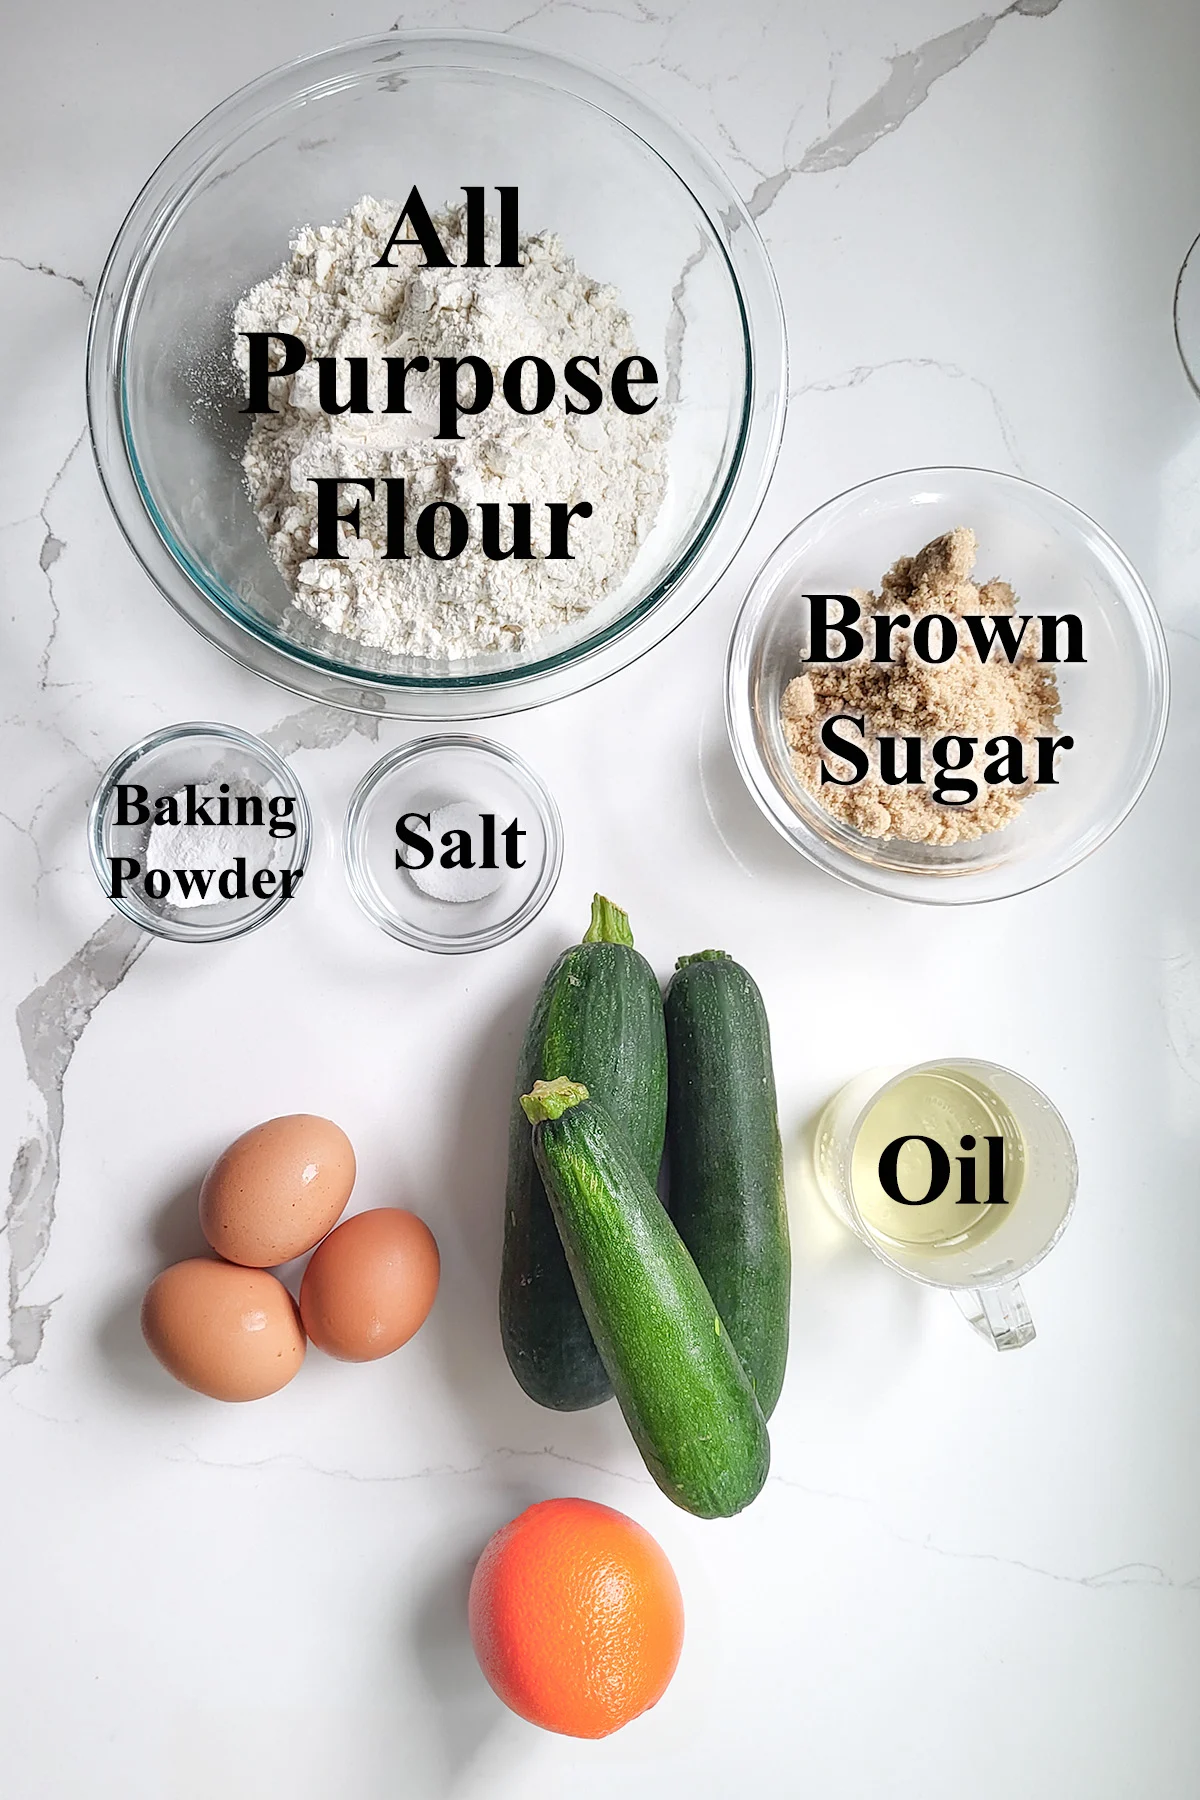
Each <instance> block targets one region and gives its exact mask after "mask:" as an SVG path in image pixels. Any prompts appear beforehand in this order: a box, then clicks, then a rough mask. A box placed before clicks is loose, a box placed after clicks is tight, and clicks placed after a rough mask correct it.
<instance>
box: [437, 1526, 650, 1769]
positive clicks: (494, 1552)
mask: <svg viewBox="0 0 1200 1800" xmlns="http://www.w3.org/2000/svg"><path fill="white" fill-rule="evenodd" d="M470 1620H471V1641H472V1643H473V1644H474V1646H475V1654H476V1656H477V1657H478V1658H479V1666H480V1668H481V1669H482V1670H483V1672H484V1674H485V1675H486V1676H487V1678H488V1681H489V1682H490V1683H491V1685H492V1687H493V1688H494V1689H495V1691H496V1693H497V1694H499V1696H500V1698H501V1700H503V1702H504V1704H505V1705H506V1706H509V1707H511V1708H512V1710H513V1712H515V1713H519V1714H520V1715H521V1717H522V1718H523V1719H528V1720H529V1721H530V1722H531V1723H532V1724H534V1725H540V1726H542V1727H543V1729H544V1730H546V1731H560V1732H563V1733H565V1735H566V1736H568V1737H582V1738H599V1737H607V1736H608V1734H609V1732H611V1731H617V1730H619V1729H620V1727H621V1726H622V1725H628V1723H629V1721H630V1720H631V1719H636V1718H637V1717H638V1715H639V1714H640V1713H644V1712H645V1711H646V1710H647V1708H648V1707H651V1706H653V1705H654V1704H655V1702H656V1701H658V1700H660V1699H661V1698H662V1696H663V1694H664V1693H665V1691H666V1688H667V1683H668V1682H669V1681H670V1679H671V1677H672V1675H673V1674H674V1673H675V1665H676V1663H677V1662H678V1661H679V1652H680V1650H681V1649H682V1647H683V1598H682V1596H681V1594H680V1592H679V1583H678V1582H677V1581H676V1579H675V1571H674V1570H673V1569H672V1567H671V1565H670V1563H669V1562H668V1561H667V1558H666V1556H665V1554H664V1553H663V1551H662V1549H661V1548H660V1546H659V1545H658V1544H657V1543H656V1542H655V1540H654V1539H653V1538H652V1537H651V1536H650V1533H649V1532H648V1531H644V1530H643V1529H642V1527H641V1526H640V1525H638V1524H636V1523H635V1522H634V1520H633V1519H627V1518H626V1517H625V1514H624V1513H619V1512H616V1511H614V1509H613V1508H612V1507H611V1506H600V1505H598V1504H597V1502H596V1501H594V1500H543V1501H541V1502H540V1503H539V1504H538V1505H537V1506H531V1507H529V1508H528V1509H527V1511H525V1512H523V1513H521V1514H520V1515H519V1517H517V1518H515V1519H513V1520H512V1521H511V1523H510V1524H508V1525H505V1526H503V1527H502V1528H501V1529H500V1530H499V1531H498V1532H497V1533H496V1535H495V1536H494V1537H493V1538H492V1539H491V1540H490V1542H489V1543H488V1545H487V1548H486V1549H485V1550H484V1552H483V1555H482V1556H481V1557H480V1559H479V1562H478V1564H477V1565H476V1568H475V1575H474V1578H473V1579H472V1582H471V1600H470Z"/></svg>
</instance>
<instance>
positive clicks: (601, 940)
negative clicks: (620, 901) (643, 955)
mask: <svg viewBox="0 0 1200 1800" xmlns="http://www.w3.org/2000/svg"><path fill="white" fill-rule="evenodd" d="M583 941H584V943H585V944H626V945H628V946H629V948H630V949H632V948H633V933H632V931H630V929H629V914H628V913H626V912H622V911H621V908H620V907H619V906H616V905H614V904H613V902H612V901H611V900H606V899H605V898H604V895H603V894H593V896H592V922H591V924H590V925H589V926H588V928H587V930H586V931H585V932H584V934H583Z"/></svg>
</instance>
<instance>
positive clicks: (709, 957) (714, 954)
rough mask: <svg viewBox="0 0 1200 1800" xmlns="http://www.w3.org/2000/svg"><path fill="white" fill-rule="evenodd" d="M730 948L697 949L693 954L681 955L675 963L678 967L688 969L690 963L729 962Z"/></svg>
mask: <svg viewBox="0 0 1200 1800" xmlns="http://www.w3.org/2000/svg"><path fill="white" fill-rule="evenodd" d="M728 961H729V952H728V950H697V951H696V952H695V953H694V955H692V956H681V957H680V958H679V961H678V962H677V963H676V964H675V967H676V968H677V969H686V968H687V966H688V964H689V963H697V962H728Z"/></svg>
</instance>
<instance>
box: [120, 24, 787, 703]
mask: <svg viewBox="0 0 1200 1800" xmlns="http://www.w3.org/2000/svg"><path fill="white" fill-rule="evenodd" d="M472 182H473V183H476V184H486V185H487V186H488V187H496V186H501V185H511V186H516V187H517V188H518V190H519V195H520V202H519V204H520V217H521V224H522V229H523V230H525V231H536V230H541V229H547V228H548V229H551V230H554V231H557V232H558V233H559V234H560V235H561V236H562V238H563V241H564V244H565V247H566V249H567V250H568V251H569V252H570V254H571V255H572V256H574V257H575V259H576V261H577V262H578V264H579V267H580V268H581V269H582V270H584V271H585V272H587V273H588V274H589V275H591V276H593V277H595V278H596V279H598V280H601V281H606V282H611V283H612V284H613V285H614V286H615V287H616V288H617V290H618V292H619V294H620V295H621V298H622V301H623V303H624V304H625V306H626V307H627V309H628V311H629V313H630V315H631V318H632V321H633V328H634V335H635V338H636V340H637V343H638V347H639V349H640V350H642V351H643V352H644V353H645V354H646V355H648V356H650V357H651V358H652V360H654V361H655V362H656V363H657V364H659V366H660V372H661V373H662V375H663V379H664V383H665V387H666V390H667V395H666V397H667V399H668V400H669V401H670V402H671V404H672V407H673V411H674V417H675V424H674V429H673V431H672V434H671V438H670V441H669V446H668V452H667V455H668V466H669V488H668V497H667V500H666V502H665V503H664V507H663V511H662V513H661V514H660V518H659V520H658V521H657V522H656V524H655V526H654V528H653V530H652V531H651V533H650V534H649V536H648V539H647V541H646V543H645V544H643V546H642V549H641V551H640V553H639V555H638V557H637V559H636V561H635V563H634V565H633V568H632V569H631V570H630V572H629V575H628V577H627V578H626V579H625V580H624V581H623V582H622V583H621V585H620V588H619V590H618V591H617V592H616V593H615V595H613V596H610V597H609V598H607V599H606V600H605V601H602V602H601V603H600V605H599V606H597V607H596V608H595V609H594V610H593V611H592V612H591V613H590V614H588V615H586V616H585V617H584V618H583V620H582V621H581V622H580V623H579V624H578V625H576V626H573V627H571V628H569V629H568V630H566V631H564V632H562V633H556V634H555V635H554V637H553V638H551V639H546V640H543V641H542V642H541V643H539V644H537V645H534V646H533V647H532V648H531V649H530V651H528V652H527V653H525V654H524V655H522V654H521V653H513V654H511V655H501V654H499V653H497V654H492V655H487V656H479V657H474V658H471V659H470V660H469V661H468V662H465V663H463V662H459V663H452V662H449V661H442V662H434V661H433V660H432V659H421V658H411V657H410V658H400V657H389V656H387V655H385V654H384V653H383V652H380V651H374V650H369V649H367V648H366V647H364V646H361V645H358V644H355V643H354V642H353V641H351V640H349V639H347V638H343V637H340V636H337V635H335V634H333V633H330V632H328V631H326V630H324V629H323V628H321V627H320V626H318V625H317V624H316V623H315V622H314V621H312V620H309V619H308V618H306V617H305V615H303V614H302V613H300V612H299V611H298V609H296V608H295V607H293V606H292V605H291V602H290V596H289V594H288V592H287V590H286V588H285V586H284V584H283V580H282V577H281V576H280V574H279V572H278V570H277V569H276V568H275V565H274V563H273V562H272V561H271V558H270V556H269V554H268V552H267V548H266V544H265V542H264V540H263V537H262V535H261V533H260V530H259V527H258V523H257V521H256V519H255V516H254V513H253V510H252V508H251V505H250V500H249V496H248V494H247V492H246V488H245V483H244V478H243V472H242V468H241V461H240V458H241V453H242V448H243V445H244V441H245V437H246V432H247V421H246V418H245V415H244V414H243V413H242V411H241V407H242V405H243V404H244V400H243V396H242V393H241V391H240V388H239V386H238V384H237V381H236V378H235V373H234V369H233V364H232V359H231V348H232V342H233V309H234V306H235V304H236V302H237V300H238V299H239V298H240V296H241V295H242V294H243V293H244V292H245V291H246V290H247V289H249V288H250V287H251V286H253V285H254V284H255V283H257V282H259V281H261V280H262V279H263V278H264V277H265V276H267V275H269V274H271V273H272V272H273V271H274V270H275V269H276V268H278V267H279V265H280V264H281V263H282V262H283V261H284V260H285V258H286V255H287V252H288V245H289V241H290V240H291V238H292V237H293V236H294V234H295V232H296V231H297V230H298V228H299V227H301V226H302V225H304V224H307V223H332V222H334V221H336V220H339V219H341V218H343V217H344V216H345V214H346V213H347V212H348V211H349V209H350V207H351V206H352V205H353V204H354V203H355V201H357V200H358V199H359V198H360V197H361V196H362V195H363V194H366V193H373V194H374V195H375V196H376V197H377V198H380V199H384V200H395V201H397V203H398V204H403V200H404V197H405V196H406V195H407V194H408V192H409V190H410V188H412V187H413V186H414V185H416V186H418V187H419V188H420V190H421V192H422V194H423V196H424V197H426V199H427V200H428V201H429V203H430V205H431V206H438V207H440V206H442V205H444V204H445V203H446V202H447V201H449V200H452V199H453V198H455V197H456V196H458V195H459V192H460V190H461V187H462V186H463V184H464V183H472ZM529 348H530V350H531V351H532V350H533V349H534V348H535V346H532V345H531V346H529ZM786 389H787V376H786V347H785V339H784V326H783V314H782V309H781V306H780V302H779V295H778V291H777V289H776V286H775V281H774V277H773V275H772V272H771V268H770V264H769V262H768V260H767V256H766V252H765V250H764V249H763V246H762V242H761V240H760V238H759V236H758V233H757V231H756V230H755V227H754V224H753V222H752V220H751V219H750V217H749V215H748V214H747V212H746V210H745V207H744V206H743V205H742V203H741V201H740V200H739V199H738V197H737V194H736V193H735V191H734V189H733V188H732V186H731V185H730V183H729V182H728V180H727V179H726V177H725V176H724V175H723V174H722V172H721V170H720V169H719V168H718V167H717V165H716V164H715V163H714V162H712V161H711V160H710V159H709V157H708V156H707V155H706V154H705V153H704V152H703V151H702V150H700V149H699V148H698V147H697V146H696V145H694V144H693V143H691V141H690V140H689V139H688V138H686V137H685V136H684V135H683V133H682V132H680V131H679V130H678V128H677V127H675V126H674V125H673V124H671V123H670V122H669V121H668V120H667V119H666V118H664V117H663V116H662V115H660V114H659V113H658V112H657V111H656V110H655V109H654V108H653V107H652V106H651V105H650V104H649V103H648V102H647V101H646V100H644V99H642V98H641V97H640V96H638V95H637V94H635V93H634V92H633V91H632V90H630V89H628V88H626V87H624V86H623V85H621V84H620V83H618V82H617V81H615V80H612V79H610V78H608V77H606V76H604V75H602V74H600V73H599V72H597V71H594V70H592V69H589V68H587V67H585V66H582V65H580V64H577V63H575V62H571V61H568V60H566V59H564V58H559V57H554V56H550V55H547V54H545V53H544V52H542V51H539V50H535V49H532V48H530V47H528V46H526V45H523V44H520V43H517V42H513V41H512V40H510V39H507V38H500V37H493V36H488V35H485V34H481V33H473V32H443V33H435V32H415V33H399V34H396V33H388V34H386V35H384V36H381V37H375V38H366V39H363V40H361V41H360V42H356V43H351V44H346V45H342V46H339V47H338V48H336V49H333V50H329V51H326V52H323V53H322V54H320V55H317V56H312V57H308V58H305V59H302V60H301V61H298V62H295V63H292V64H290V65H288V66H286V67H284V68H281V69H278V70H276V71H275V72H273V73H272V74H269V75H266V76H264V77H262V78H261V79H260V80H258V81H255V82H253V83H251V85H250V86H248V87H246V88H243V89H242V90H241V91H240V92H239V93H237V94H234V95H233V96H232V97H231V98H230V99H228V100H226V101H224V102H223V103H222V104H221V105H220V106H218V107H217V108H216V109H215V110H214V111H213V112H211V113H209V114H208V115H207V117H206V118H204V119H203V120H201V122H200V123H199V124H198V125H196V126H195V127H194V128H193V130H192V131H190V132H189V133H188V135H187V136H186V137H185V138H183V139H182V140H181V141H180V143H179V144H177V145H176V147H175V148H174V150H172V151H171V152H170V154H169V155H168V156H167V157H166V159H165V160H164V161H163V163H162V164H161V165H160V166H159V168H158V169H157V170H156V171H155V173H154V174H153V175H152V176H151V178H150V180H149V181H148V182H147V184H146V186H145V187H144V188H143V190H142V192H141V193H140V194H139V196H138V198H137V199H136V201H135V202H134V205H133V207H132V209H131V211H130V213H129V216H128V217H127V219H126V220H125V223H124V224H123V226H122V227H121V231H120V233H119V235H118V237H117V240H116V243H115V244H114V246H113V249H112V252H111V254H110V256H109V260H108V264H107V266H106V268H105V271H104V275H103V278H102V281H101V286H100V290H99V293H98V296H97V299H96V305H95V308H94V311H93V315H92V326H91V332H90V337H89V345H88V412H89V420H90V425H91V432H92V441H93V444H94V447H95V452H96V459H97V463H98V465H99V469H100V474H101V478H102V480H103V483H104V486H105V490H106V492H107V494H108V497H109V500H110V502H111V504H112V507H113V510H114V512H115V514H116V516H117V520H118V523H119V524H120V526H121V529H122V530H123V532H124V534H125V537H126V539H127V541H128V542H129V544H130V546H131V548H132V549H133V551H134V553H135V555H136V556H137V557H138V559H139V561H140V562H141V564H142V566H143V568H144V569H145V570H146V572H147V573H148V574H149V576H150V577H151V579H152V580H153V581H154V582H155V584H156V585H157V587H158V588H159V590H160V591H161V592H162V594H163V595H164V596H165V598H166V599H167V600H168V601H169V602H170V603H171V605H172V606H174V607H175V608H176V610H177V611H179V612H180V613H182V614H183V616H184V617H185V618H186V619H188V620H189V621H190V622H191V624H192V625H194V626H195V627H196V628H197V630H199V631H200V632H202V633H203V634H204V636H206V637H207V638H208V639H209V640H210V641H211V642H213V643H215V644H217V645H218V646H219V647H220V648H221V649H223V650H224V651H226V652H227V653H228V654H229V655H230V656H232V657H233V658H234V659H235V660H237V661H238V662H241V663H243V664H244V665H245V666H247V667H249V668H251V669H254V670H256V671H257V672H258V673H259V674H261V675H264V676H266V677H268V678H269V679H271V680H273V681H275V682H277V683H279V684H280V685H281V686H283V687H286V688H289V689H291V690H292V691H294V692H296V693H300V694H304V695H307V696H309V697H311V698H313V699H317V700H322V701H325V702H327V703H329V704H333V705H337V706H344V707H349V708H353V709H357V710H362V711H372V712H381V713H387V714H395V715H399V716H403V717H410V718H421V717H425V718H447V717H481V716H486V715H488V714H494V713H500V712H508V711H514V710H517V709H519V708H522V707H528V706H533V705H537V704H540V703H541V702H542V701H545V700H551V699H556V698H558V697H560V696H561V695H563V694H567V693H571V692H574V691H575V690H577V689H579V688H581V687H584V686H587V685H590V684H591V683H593V682H595V681H598V680H600V679H602V678H603V677H604V676H605V675H608V674H610V673H612V672H613V671H614V670H616V669H618V668H621V667H623V666H624V665H625V664H626V663H628V662H630V661H632V660H633V659H634V658H636V657H637V656H638V655H640V654H641V653H642V652H643V651H645V650H647V649H649V648H651V647H652V646H653V645H654V644H656V643H658V642H659V641H660V640H661V639H662V638H663V637H665V636H666V635H667V633H668V632H670V631H671V630H672V629H674V627H675V626H676V625H678V624H679V623H680V622H681V621H682V620H683V619H684V618H686V617H687V615H688V614H689V613H690V612H691V611H692V610H693V608H694V607H695V606H696V605H698V603H699V602H700V601H701V600H702V599H703V598H704V596H705V595H706V594H707V593H708V592H709V591H710V590H711V588H712V587H713V585H714V583H715V582H716V580H717V579H718V577H719V576H720V575H721V574H722V573H723V571H724V570H725V568H726V567H727V566H728V564H729V562H730V561H731V559H732V557H733V555H734V554H735V552H736V551H737V549H738V548H739V546H740V545H741V543H742V541H743V539H744V538H745V535H746V533H747V531H748V530H749V528H750V525H751V523H752V522H753V520H754V517H755V515H756V513H757V511H758V508H759V505H760V503H761V501H762V497H763V494H764V492H765V489H766V485H767V482H768V480H769V477H770V474H771V471H772V468H773V466H774V462H775V457H776V454H777V451H778V447H779V440H780V435H781V432H782V427H783V414H784V408H785V404H786ZM513 497H514V498H528V499H533V500H536V499H539V498H546V499H552V498H554V496H544V497H542V496H513Z"/></svg>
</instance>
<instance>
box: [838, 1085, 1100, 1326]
mask: <svg viewBox="0 0 1200 1800" xmlns="http://www.w3.org/2000/svg"><path fill="white" fill-rule="evenodd" d="M813 1160H814V1166H815V1170H816V1176H817V1181H818V1184H819V1186H820V1189H821V1192H822V1194H823V1196H824V1198H825V1200H826V1201H827V1203H828V1205H829V1206H830V1208H831V1210H832V1211H833V1212H834V1213H835V1214H836V1216H837V1217H838V1218H839V1219H840V1220H841V1221H842V1223H843V1224H845V1225H848V1226H849V1227H850V1229H851V1230H852V1231H854V1232H855V1233H856V1234H857V1235H858V1236H859V1237H860V1238H861V1239H862V1240H863V1242H864V1243H865V1244H866V1245H868V1247H869V1248H870V1249H871V1250H873V1251H874V1252H875V1255H876V1256H878V1257H879V1258H880V1259H881V1260H882V1261H883V1262H885V1263H889V1264H890V1265H891V1267H892V1268H894V1269H898V1270H899V1271H900V1273H901V1274H902V1275H908V1276H910V1277H911V1278H912V1279H913V1280H914V1281H922V1282H925V1283H926V1284H927V1285H928V1286H930V1287H941V1288H946V1289H948V1290H949V1291H950V1292H951V1293H952V1294H953V1295H954V1298H955V1300H956V1301H957V1302H958V1305H959V1307H960V1309H961V1310H962V1312H963V1314H964V1316H965V1317H966V1318H967V1320H968V1321H969V1322H970V1324H971V1325H973V1326H974V1327H975V1329H976V1331H978V1332H979V1333H980V1335H981V1336H982V1337H984V1338H987V1339H988V1340H989V1341H990V1342H991V1343H993V1344H994V1345H995V1346H996V1348H997V1349H998V1350H1014V1349H1017V1348H1019V1347H1020V1346H1021V1345H1022V1344H1028V1343H1029V1342H1030V1341H1031V1340H1032V1338H1033V1337H1034V1336H1035V1335H1036V1333H1035V1330H1034V1325H1033V1320H1032V1318H1031V1316H1030V1312H1029V1307H1028V1305H1027V1304H1026V1301H1025V1296H1024V1294H1023V1293H1022V1291H1021V1287H1020V1282H1019V1279H1018V1278H1019V1277H1020V1276H1021V1275H1023V1274H1025V1272H1026V1271H1027V1270H1029V1269H1032V1268H1033V1266H1034V1265H1035V1263H1039V1262H1040V1261H1041V1260H1042V1258H1043V1256H1045V1255H1046V1253H1047V1252H1048V1251H1049V1250H1051V1249H1052V1248H1053V1246H1054V1245H1055V1244H1056V1243H1057V1242H1058V1239H1059V1238H1060V1236H1061V1235H1062V1232H1063V1229H1064V1227H1065V1226H1066V1223H1067V1220H1068V1219H1069V1218H1070V1216H1071V1209H1072V1207H1073V1206H1074V1203H1075V1190H1076V1185H1077V1176H1078V1169H1077V1164H1076V1160H1075V1146H1074V1144H1073V1143H1072V1141H1071V1134H1070V1132H1069V1131H1068V1130H1067V1127H1066V1125H1065V1124H1064V1123H1063V1120H1062V1118H1061V1117H1060V1115H1059V1113H1058V1112H1057V1110H1056V1109H1055V1107H1054V1106H1052V1105H1051V1103H1050V1101H1049V1100H1048V1099H1047V1098H1046V1096H1045V1094H1043V1093H1041V1092H1040V1091H1039V1089H1037V1088H1035V1087H1034V1086H1033V1085H1032V1083H1031V1082H1028V1081H1026V1080H1025V1079H1024V1078H1023V1077H1022V1076H1020V1075H1017V1074H1014V1072H1013V1071H1012V1070H1011V1069H1005V1068H1001V1067H1000V1066H999V1065H998V1064H996V1063H989V1062H981V1061H977V1060H974V1059H968V1058H963V1057H946V1058H941V1059H938V1060H936V1061H934V1062H928V1063H918V1064H916V1065H915V1066H914V1067H912V1068H910V1069H899V1070H887V1069H871V1070H868V1071H867V1072H866V1073H865V1074H863V1075H859V1076H856V1077H855V1078H854V1080H853V1081H850V1082H848V1083H847V1085H846V1086H845V1087H844V1088H842V1090H841V1092H840V1093H838V1094H836V1095H835V1096H834V1098H833V1099H832V1100H831V1101H830V1102H829V1104H828V1106H827V1107H826V1108H825V1110H824V1112H823V1113H822V1114H821V1117H820V1120H819V1122H818V1125H817V1130H816V1137H815V1142H814V1147H813Z"/></svg>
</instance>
